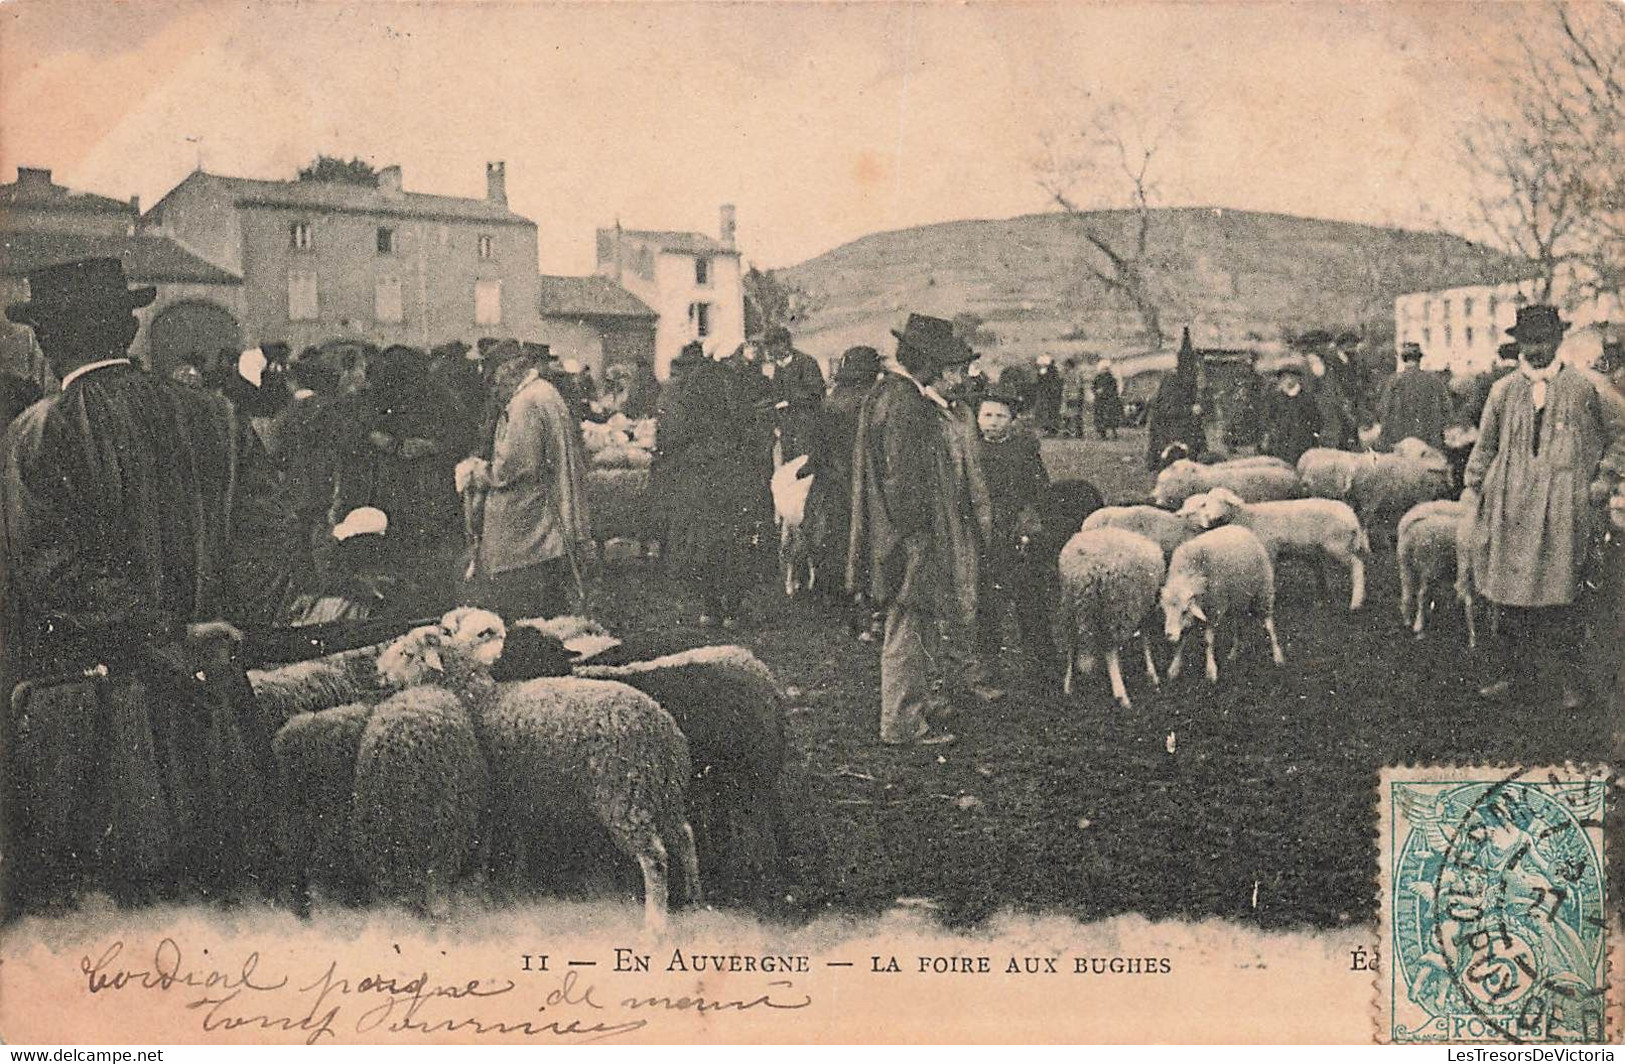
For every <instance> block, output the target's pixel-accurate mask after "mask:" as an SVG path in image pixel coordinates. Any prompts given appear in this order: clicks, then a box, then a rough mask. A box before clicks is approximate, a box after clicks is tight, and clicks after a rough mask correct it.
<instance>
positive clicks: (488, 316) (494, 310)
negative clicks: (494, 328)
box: [474, 281, 502, 325]
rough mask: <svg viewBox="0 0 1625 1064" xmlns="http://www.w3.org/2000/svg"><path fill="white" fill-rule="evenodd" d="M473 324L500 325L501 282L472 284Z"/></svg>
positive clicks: (476, 282) (477, 282)
mask: <svg viewBox="0 0 1625 1064" xmlns="http://www.w3.org/2000/svg"><path fill="white" fill-rule="evenodd" d="M474 324H475V325H500V324H502V282H501V281H475V282H474Z"/></svg>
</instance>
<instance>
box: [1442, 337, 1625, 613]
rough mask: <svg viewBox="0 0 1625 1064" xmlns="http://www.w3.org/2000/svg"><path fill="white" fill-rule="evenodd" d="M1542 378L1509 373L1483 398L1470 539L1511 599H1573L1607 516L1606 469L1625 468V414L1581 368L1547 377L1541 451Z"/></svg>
mask: <svg viewBox="0 0 1625 1064" xmlns="http://www.w3.org/2000/svg"><path fill="white" fill-rule="evenodd" d="M1533 385H1534V382H1533V381H1531V380H1530V379H1529V377H1528V376H1527V375H1526V374H1524V373H1513V374H1510V375H1508V376H1506V377H1503V378H1502V379H1501V380H1500V381H1498V382H1497V383H1496V385H1495V387H1494V388H1492V389H1491V390H1490V396H1489V399H1488V401H1487V402H1485V404H1484V416H1483V418H1482V420H1481V421H1480V422H1479V430H1478V431H1479V437H1478V444H1477V446H1475V447H1474V448H1473V454H1472V457H1471V458H1469V459H1468V461H1467V472H1466V483H1467V487H1469V488H1472V489H1473V490H1475V491H1477V492H1478V495H1479V501H1478V510H1477V512H1476V513H1475V514H1474V515H1473V524H1472V526H1471V529H1470V531H1469V539H1468V543H1469V545H1470V551H1471V553H1472V556H1473V570H1472V571H1473V580H1474V583H1475V585H1476V587H1477V589H1478V591H1479V593H1480V594H1482V595H1483V596H1484V597H1486V598H1488V599H1489V600H1490V601H1492V602H1498V603H1501V604H1503V605H1507V606H1566V605H1569V604H1571V603H1573V602H1574V601H1575V600H1576V598H1578V595H1579V590H1580V580H1581V575H1582V565H1583V563H1584V561H1585V559H1586V554H1587V550H1588V548H1589V546H1590V537H1591V534H1592V531H1593V528H1594V525H1595V522H1596V521H1597V520H1599V518H1598V517H1597V515H1596V513H1595V511H1594V508H1593V507H1592V505H1591V502H1590V498H1589V490H1590V486H1591V482H1592V480H1593V478H1595V477H1596V476H1597V474H1598V471H1599V468H1601V469H1603V470H1606V471H1608V472H1610V473H1611V474H1613V476H1615V477H1618V476H1619V475H1620V473H1621V472H1622V471H1625V414H1622V412H1621V410H1620V408H1619V407H1618V405H1617V404H1616V403H1615V402H1613V401H1612V400H1610V399H1604V398H1603V397H1602V396H1601V395H1600V394H1599V393H1598V391H1597V388H1596V386H1595V385H1593V384H1592V383H1591V381H1590V380H1589V379H1587V378H1586V376H1585V375H1584V374H1582V373H1580V372H1579V371H1578V370H1575V369H1573V368H1570V367H1566V366H1565V367H1564V368H1563V369H1562V370H1560V371H1559V372H1558V373H1557V374H1556V376H1554V377H1553V378H1552V379H1551V380H1550V381H1549V382H1548V384H1547V394H1546V408H1545V412H1544V414H1543V415H1542V418H1541V428H1540V448H1539V453H1536V450H1535V447H1534V443H1535V405H1534V399H1533V392H1532V389H1533Z"/></svg>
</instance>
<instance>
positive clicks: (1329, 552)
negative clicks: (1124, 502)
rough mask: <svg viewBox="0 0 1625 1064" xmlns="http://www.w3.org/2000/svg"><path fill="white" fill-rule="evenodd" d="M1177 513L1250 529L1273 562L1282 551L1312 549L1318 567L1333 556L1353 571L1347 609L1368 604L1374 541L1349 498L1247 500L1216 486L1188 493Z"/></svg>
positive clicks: (1209, 524)
mask: <svg viewBox="0 0 1625 1064" xmlns="http://www.w3.org/2000/svg"><path fill="white" fill-rule="evenodd" d="M1179 514H1180V516H1182V517H1185V518H1187V519H1189V520H1191V521H1193V522H1195V523H1196V524H1198V525H1200V526H1201V527H1202V528H1217V527H1219V526H1220V525H1235V526H1237V527H1240V528H1249V529H1252V531H1253V533H1254V534H1255V535H1257V536H1258V538H1259V540H1260V541H1261V542H1262V543H1263V544H1264V549H1265V550H1267V551H1269V555H1270V564H1271V565H1278V564H1279V563H1280V559H1281V554H1282V553H1283V552H1285V553H1287V554H1307V555H1313V556H1314V557H1315V562H1316V565H1317V567H1318V565H1319V564H1320V559H1321V557H1326V558H1329V559H1331V560H1332V561H1334V562H1336V563H1337V564H1338V565H1341V566H1342V567H1343V568H1345V569H1347V570H1348V571H1349V582H1350V584H1351V585H1352V587H1353V590H1352V591H1351V592H1350V593H1349V609H1350V610H1357V609H1359V608H1360V607H1361V606H1363V605H1365V559H1366V557H1367V556H1368V555H1369V554H1370V553H1371V544H1370V542H1369V541H1368V540H1367V539H1366V535H1365V530H1364V529H1363V528H1361V527H1360V519H1359V517H1357V516H1356V515H1355V513H1354V509H1353V508H1352V507H1351V506H1349V505H1348V504H1347V503H1344V502H1339V501H1337V500H1335V499H1283V500H1278V501H1275V502H1254V503H1246V502H1243V501H1242V500H1241V498H1240V497H1239V496H1237V495H1236V493H1235V492H1233V491H1231V490H1230V489H1229V488H1214V489H1213V490H1212V491H1209V492H1203V493H1202V494H1200V495H1192V496H1191V497H1190V498H1188V499H1186V500H1185V503H1184V505H1183V506H1181V507H1180V508H1179ZM1317 571H1318V569H1317Z"/></svg>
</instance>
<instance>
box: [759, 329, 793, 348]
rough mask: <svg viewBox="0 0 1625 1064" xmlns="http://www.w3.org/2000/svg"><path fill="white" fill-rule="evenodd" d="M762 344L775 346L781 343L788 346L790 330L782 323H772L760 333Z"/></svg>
mask: <svg viewBox="0 0 1625 1064" xmlns="http://www.w3.org/2000/svg"><path fill="white" fill-rule="evenodd" d="M762 344H763V345H764V346H766V347H777V346H778V345H780V344H783V345H784V346H785V347H789V346H790V330H789V329H786V328H785V327H784V326H782V325H774V326H773V327H771V328H769V329H768V330H767V331H766V332H765V333H763V334H762Z"/></svg>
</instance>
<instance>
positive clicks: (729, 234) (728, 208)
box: [717, 203, 739, 247]
mask: <svg viewBox="0 0 1625 1064" xmlns="http://www.w3.org/2000/svg"><path fill="white" fill-rule="evenodd" d="M738 228H739V214H738V212H737V211H735V210H734V205H733V204H731V203H724V204H723V205H722V226H721V230H720V231H719V233H718V234H717V235H718V236H720V237H721V238H722V242H723V243H724V244H726V245H727V246H729V247H733V246H734V237H735V232H736V230H737V229H738Z"/></svg>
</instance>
